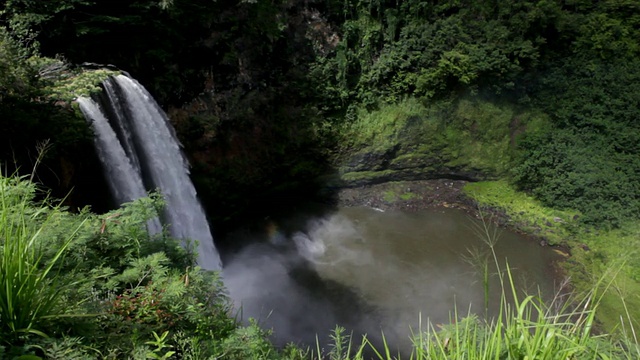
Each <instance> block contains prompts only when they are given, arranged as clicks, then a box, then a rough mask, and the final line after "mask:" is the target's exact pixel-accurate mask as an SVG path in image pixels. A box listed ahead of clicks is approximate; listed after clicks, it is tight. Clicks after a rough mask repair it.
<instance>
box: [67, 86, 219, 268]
mask: <svg viewBox="0 0 640 360" xmlns="http://www.w3.org/2000/svg"><path fill="white" fill-rule="evenodd" d="M104 86H105V88H106V89H107V97H106V98H105V99H103V100H104V101H105V102H106V106H105V107H107V106H108V108H109V109H110V113H111V114H113V115H112V116H111V117H112V119H109V118H108V117H107V116H106V115H105V111H102V109H101V108H100V107H99V106H97V105H96V104H95V103H94V102H93V101H92V100H90V99H84V98H79V99H78V103H79V104H80V107H81V109H83V110H82V111H83V113H84V114H85V116H86V117H87V118H88V119H90V120H91V122H92V124H93V126H94V130H95V133H96V147H97V149H98V153H99V156H100V160H101V161H102V162H103V166H104V167H105V173H106V175H107V180H108V182H109V184H110V188H111V191H112V194H113V195H114V198H115V199H116V201H118V202H119V203H123V202H125V201H131V200H133V199H137V198H140V197H142V196H146V191H147V190H155V189H157V190H159V191H160V193H162V195H163V196H164V199H165V202H166V205H165V208H164V211H163V216H162V220H163V223H164V224H165V225H167V226H168V227H169V233H170V234H171V236H173V237H175V238H178V239H185V240H186V239H191V240H196V241H198V248H197V251H198V265H200V266H201V267H202V268H204V269H207V270H220V269H221V261H220V256H219V254H218V251H217V250H216V248H215V245H214V243H213V237H212V236H211V230H210V228H209V223H208V222H207V218H206V215H205V213H204V210H203V208H202V206H201V205H200V202H199V201H198V198H197V194H196V190H195V188H194V186H193V183H192V182H191V179H190V178H189V163H188V162H187V160H186V159H185V157H184V156H183V154H182V151H181V148H180V147H181V146H180V143H179V141H178V139H177V138H176V136H175V133H174V130H173V128H172V127H171V125H170V123H169V120H168V118H167V116H166V114H165V113H164V112H163V111H162V109H161V108H160V107H159V106H158V104H157V103H156V102H155V100H154V99H153V97H152V96H151V95H150V94H149V93H148V92H147V91H146V89H144V87H142V85H140V84H139V83H138V82H137V81H135V80H132V79H130V78H128V77H126V76H123V75H118V76H116V77H114V78H111V79H108V80H106V81H105V84H104ZM114 128H115V129H114ZM118 135H120V136H118Z"/></svg>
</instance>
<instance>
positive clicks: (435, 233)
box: [224, 207, 557, 349]
mask: <svg viewBox="0 0 640 360" xmlns="http://www.w3.org/2000/svg"><path fill="white" fill-rule="evenodd" d="M480 224H481V223H480V222H479V221H477V220H475V219H472V218H470V217H469V216H468V215H466V214H465V213H463V212H461V211H457V210H449V209H445V210H427V211H421V212H417V213H404V212H399V211H388V212H382V211H379V210H375V209H371V208H363V207H360V208H343V209H339V210H337V211H335V212H333V213H331V214H328V215H324V216H304V215H298V216H296V217H292V218H288V219H287V218H283V219H281V220H272V221H265V224H264V226H263V229H261V230H258V231H238V232H236V233H234V234H232V235H231V236H232V237H234V238H235V239H234V240H236V241H238V242H244V243H246V244H248V245H246V246H244V247H242V248H241V249H240V250H239V251H237V252H235V253H234V254H232V255H230V256H228V258H227V259H226V261H225V263H226V266H225V269H224V277H225V283H226V285H227V287H228V290H229V293H230V295H231V298H232V299H233V300H234V302H235V304H236V306H237V307H238V308H240V307H241V309H242V310H241V315H242V317H243V319H248V318H249V317H253V318H255V319H257V320H258V321H259V322H260V323H261V324H262V325H263V327H266V328H273V330H274V337H273V338H274V341H275V342H276V344H279V345H283V344H286V343H287V342H291V341H292V342H296V343H300V344H307V345H314V344H315V342H316V334H317V336H318V338H319V340H320V342H321V343H322V344H325V343H326V341H327V336H328V334H329V333H330V330H331V329H333V328H335V326H336V324H340V325H341V326H344V327H345V328H347V330H348V331H349V332H351V331H353V334H354V337H356V336H357V337H358V342H359V336H360V335H361V334H368V335H367V336H368V337H369V338H371V339H373V340H374V341H375V340H376V339H378V340H379V339H380V337H381V333H382V332H384V335H385V337H386V339H387V341H388V342H390V343H391V344H392V346H393V347H398V348H399V349H407V348H408V347H409V346H410V340H409V339H410V337H411V333H412V331H413V332H417V331H419V328H420V326H421V323H422V328H423V329H424V328H425V326H426V323H427V322H428V321H430V322H432V323H435V324H438V323H449V322H450V319H451V318H453V317H455V315H454V311H455V310H456V309H457V312H458V314H459V316H462V315H466V314H467V313H468V312H473V313H476V314H478V315H480V316H484V315H485V314H486V313H485V306H484V301H485V300H484V299H485V297H484V287H483V281H482V270H481V269H482V267H479V266H477V262H474V261H470V260H469V258H471V257H472V255H471V254H472V253H474V254H478V253H481V252H486V251H488V246H487V245H486V244H485V243H484V242H483V241H482V240H481V239H480V237H479V236H478V233H477V231H476V230H477V228H478V225H480ZM473 249H475V250H473ZM495 251H496V254H497V259H498V261H499V264H500V267H501V268H502V270H504V269H506V266H507V265H506V264H507V261H508V264H509V268H510V269H511V270H512V274H513V277H514V279H515V281H516V283H517V287H518V288H519V289H522V290H527V291H528V292H530V293H538V291H540V292H541V293H542V294H544V295H545V296H550V294H552V293H553V291H554V287H555V284H554V278H553V268H552V263H553V261H554V260H557V255H556V254H555V253H554V252H553V251H551V250H550V249H549V248H543V247H540V246H539V245H538V244H537V243H536V242H534V241H532V240H530V239H527V238H525V237H523V236H521V235H518V234H515V233H512V232H509V231H506V230H502V231H500V234H499V240H498V242H497V243H496V246H495ZM481 257H482V256H481ZM476 258H477V256H476ZM489 261H490V263H491V264H494V260H493V258H489ZM470 263H476V265H472V264H470ZM490 273H492V274H494V275H492V276H491V279H490V286H489V290H490V306H489V314H491V313H492V312H493V311H495V309H496V308H497V304H498V301H499V294H500V287H499V282H498V278H497V276H496V275H495V274H496V273H497V269H496V266H495V265H492V266H491V267H490Z"/></svg>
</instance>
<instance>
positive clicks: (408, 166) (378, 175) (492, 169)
mask: <svg viewBox="0 0 640 360" xmlns="http://www.w3.org/2000/svg"><path fill="white" fill-rule="evenodd" d="M532 118H533V119H534V120H535V117H532V116H531V115H530V114H527V113H518V112H517V111H516V110H515V109H514V108H513V107H511V106H508V105H497V104H495V103H491V102H488V101H483V100H480V99H476V98H470V99H463V100H460V101H458V102H456V103H454V104H447V107H445V108H440V109H437V110H434V109H432V108H428V107H426V106H424V105H422V104H419V103H417V101H407V102H405V103H401V104H398V105H389V106H387V107H384V108H381V109H379V110H377V111H374V112H366V113H365V112H362V113H360V114H358V119H357V120H356V121H355V122H354V123H353V124H352V125H351V126H350V127H349V128H348V129H346V130H345V131H344V134H343V136H344V141H343V145H342V146H341V149H340V152H339V155H338V156H336V157H335V159H334V161H333V164H334V169H335V172H334V173H333V174H332V175H330V176H327V177H326V182H327V184H328V185H329V186H330V187H357V186H363V185H371V184H380V183H384V182H388V181H416V180H430V179H454V180H467V181H479V180H489V179H495V178H497V177H499V176H500V175H502V174H504V173H505V172H506V171H508V168H509V163H510V162H511V157H512V153H513V150H514V148H515V146H516V141H515V140H516V136H518V135H519V134H521V133H522V132H523V131H524V127H525V126H526V124H527V123H531V121H532V120H531V119H532ZM514 127H517V128H518V131H513V128H514Z"/></svg>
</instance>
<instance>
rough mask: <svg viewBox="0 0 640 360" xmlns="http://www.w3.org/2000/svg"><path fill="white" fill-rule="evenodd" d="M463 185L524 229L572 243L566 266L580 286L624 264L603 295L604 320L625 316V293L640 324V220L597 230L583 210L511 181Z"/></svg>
mask: <svg viewBox="0 0 640 360" xmlns="http://www.w3.org/2000/svg"><path fill="white" fill-rule="evenodd" d="M463 191H464V192H465V194H466V195H468V196H470V197H471V198H473V199H475V200H476V201H477V202H478V203H479V205H480V206H488V207H491V208H497V209H501V210H503V211H504V212H505V214H506V215H507V216H508V217H509V218H510V221H511V223H512V224H513V225H514V226H515V227H517V228H519V229H520V230H523V231H525V232H527V233H530V234H537V235H540V236H544V237H545V238H546V239H547V240H548V241H549V242H550V243H551V244H560V243H562V244H566V245H568V246H569V247H570V248H571V253H572V257H571V259H570V261H567V262H565V263H564V268H565V269H566V271H567V273H568V275H569V276H570V278H571V282H572V285H573V286H574V287H575V288H576V289H577V290H579V291H588V290H591V289H592V288H593V286H594V284H595V283H596V282H597V280H598V279H599V278H601V277H602V276H608V273H610V272H611V271H612V270H611V269H618V268H619V269H620V271H619V272H617V273H616V274H615V279H612V280H611V281H612V285H613V286H612V287H610V288H609V289H608V291H607V292H606V293H604V294H603V296H602V300H601V304H600V309H599V311H598V320H599V321H600V323H601V324H602V326H603V327H604V328H605V329H606V330H607V331H614V329H616V328H617V327H618V326H619V324H620V316H625V308H624V305H623V302H622V301H621V299H624V302H625V303H626V307H627V308H628V309H629V310H630V312H631V317H632V319H634V320H633V321H634V323H635V325H636V326H639V325H640V296H639V295H640V257H638V250H636V249H640V224H637V223H635V222H634V223H627V224H625V225H624V226H622V227H621V228H620V229H617V230H612V231H604V230H596V229H594V228H591V227H587V226H585V225H584V224H580V223H579V221H578V218H579V216H580V213H579V212H577V211H571V210H564V211H562V210H557V209H552V208H549V207H546V206H543V205H542V204H541V203H540V202H539V201H538V200H536V199H534V198H533V197H532V196H530V195H527V194H525V193H523V192H519V191H516V190H515V189H514V188H513V187H512V186H510V185H509V184H508V183H507V182H506V181H487V182H477V183H469V184H467V185H466V186H465V187H464V189H463Z"/></svg>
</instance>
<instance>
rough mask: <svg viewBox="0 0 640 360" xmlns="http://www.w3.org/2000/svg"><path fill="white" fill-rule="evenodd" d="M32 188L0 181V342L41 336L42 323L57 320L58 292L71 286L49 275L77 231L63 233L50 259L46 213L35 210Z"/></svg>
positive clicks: (43, 207)
mask: <svg viewBox="0 0 640 360" xmlns="http://www.w3.org/2000/svg"><path fill="white" fill-rule="evenodd" d="M35 191H36V188H35V185H34V184H33V183H31V182H29V181H26V180H25V179H23V178H18V177H10V178H5V177H0V339H2V340H3V341H5V342H7V343H15V342H16V341H17V340H18V339H19V338H21V337H23V336H25V335H28V334H36V335H41V336H46V335H45V329H44V325H45V323H46V321H47V320H50V319H53V318H56V317H59V316H61V315H62V314H63V309H62V306H61V304H60V301H61V299H62V295H63V292H64V291H65V290H66V289H68V288H69V287H70V286H72V285H73V284H70V283H68V282H65V281H63V280H62V277H61V276H59V275H60V274H58V273H57V272H56V271H55V268H56V264H59V262H60V261H61V260H62V259H63V257H64V255H65V251H66V249H67V248H68V247H69V244H70V243H71V240H72V239H73V237H74V236H75V234H76V232H77V231H78V229H79V227H78V228H76V229H69V232H68V235H67V236H66V238H65V239H64V241H63V242H62V244H61V245H60V246H59V247H58V248H57V249H55V250H54V251H53V255H52V256H50V257H47V258H46V259H45V258H44V254H45V251H44V250H45V247H46V246H50V245H51V244H53V242H51V243H49V242H48V241H47V239H46V236H45V235H44V230H45V229H46V228H47V226H50V224H51V223H52V221H53V214H54V213H55V211H54V210H55V209H54V210H52V209H51V208H49V207H48V206H46V205H35V204H34V203H33V198H34V194H35Z"/></svg>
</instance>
